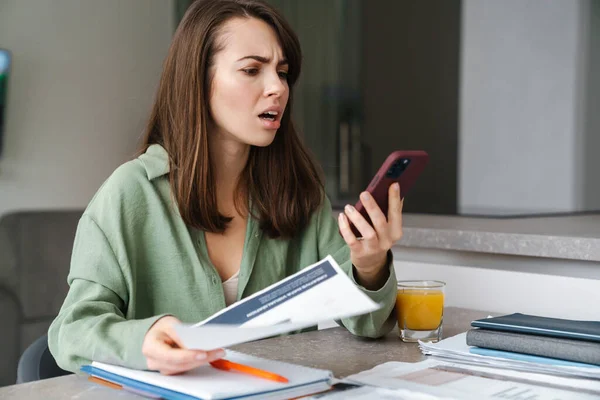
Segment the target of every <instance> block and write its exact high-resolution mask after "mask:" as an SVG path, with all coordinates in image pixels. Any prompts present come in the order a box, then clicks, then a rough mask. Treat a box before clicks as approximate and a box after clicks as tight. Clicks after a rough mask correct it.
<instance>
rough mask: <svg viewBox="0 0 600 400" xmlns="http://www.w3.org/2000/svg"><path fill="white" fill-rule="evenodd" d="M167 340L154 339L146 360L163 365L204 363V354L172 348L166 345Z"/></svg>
mask: <svg viewBox="0 0 600 400" xmlns="http://www.w3.org/2000/svg"><path fill="white" fill-rule="evenodd" d="M167 340H168V339H167V338H156V340H153V341H152V342H151V343H150V344H149V346H148V350H147V353H148V354H147V356H146V357H148V358H153V359H155V360H159V361H160V362H161V363H164V364H186V363H192V362H195V361H206V358H207V356H206V353H205V352H203V351H198V350H187V349H181V348H177V347H172V346H171V345H169V344H168V343H167Z"/></svg>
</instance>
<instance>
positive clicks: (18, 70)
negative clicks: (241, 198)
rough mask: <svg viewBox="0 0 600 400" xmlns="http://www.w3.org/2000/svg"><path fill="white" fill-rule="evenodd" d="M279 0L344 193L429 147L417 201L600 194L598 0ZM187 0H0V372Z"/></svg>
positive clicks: (117, 159)
mask: <svg viewBox="0 0 600 400" xmlns="http://www.w3.org/2000/svg"><path fill="white" fill-rule="evenodd" d="M269 1H270V2H271V3H272V4H274V5H275V6H277V7H278V8H279V9H280V10H281V12H282V13H283V14H284V15H285V16H286V17H287V18H288V19H289V21H290V22H291V24H292V26H293V27H294V28H295V30H296V32H297V33H298V35H299V38H300V41H301V44H302V47H303V52H304V64H303V73H302V76H301V78H300V81H299V82H298V86H297V89H296V98H295V104H294V113H295V115H294V117H295V120H296V122H297V125H298V126H299V128H300V131H301V133H302V136H303V138H304V140H305V142H306V143H307V145H308V147H309V148H310V149H311V151H312V152H313V153H314V155H315V157H316V158H317V159H318V161H319V162H320V163H321V165H322V167H323V169H324V171H325V174H326V179H327V184H326V188H327V192H328V194H329V196H330V197H331V199H332V202H333V204H334V206H336V207H342V206H343V205H344V204H346V203H348V202H350V203H354V202H355V201H356V199H357V197H358V193H359V192H360V191H361V190H363V189H364V188H365V187H366V186H367V184H368V182H369V181H370V179H371V177H372V176H373V175H374V173H375V172H376V170H377V169H378V167H379V165H380V164H381V163H382V162H383V160H384V159H385V158H386V156H387V155H388V154H389V153H390V152H392V151H393V150H426V151H427V152H428V153H429V154H430V162H429V165H428V166H427V168H426V170H425V172H424V174H423V175H422V176H421V177H420V178H419V179H418V181H417V183H416V185H415V186H414V188H413V189H412V191H411V193H410V194H409V195H408V196H407V198H406V202H405V210H406V211H407V212H410V213H422V214H448V215H477V216H482V217H487V218H500V217H506V216H527V215H545V214H575V213H589V212H593V211H598V210H600V185H599V184H598V179H597V178H596V177H595V173H594V171H598V170H600V157H598V156H597V154H598V153H599V152H600V112H598V110H599V109H600V72H598V71H600V0H462V1H460V0H368V1H367V0H269ZM189 4H190V1H188V0H102V1H98V0H52V1H44V0H0V316H1V317H2V321H3V324H2V327H0V342H1V343H3V344H2V347H0V348H1V351H2V355H3V358H2V360H0V386H1V385H7V384H12V383H14V382H15V377H16V365H17V362H18V359H19V356H20V354H21V353H22V352H23V350H25V349H26V348H27V346H29V344H31V343H32V342H33V341H34V340H36V339H37V338H39V337H43V334H44V333H45V332H46V330H47V328H48V326H49V324H50V322H51V321H52V319H53V318H54V316H55V315H56V314H57V312H58V310H59V308H60V306H61V304H62V301H63V299H64V295H65V293H66V291H67V285H66V274H67V272H68V268H69V259H70V252H71V248H72V243H73V236H74V232H75V227H76V225H77V221H78V219H79V217H80V215H81V212H82V210H83V208H84V207H85V206H86V205H87V204H88V202H89V201H90V199H91V198H92V196H93V194H94V193H95V192H96V191H97V190H98V188H99V187H100V185H101V184H102V182H103V181H104V180H105V179H106V178H107V177H108V176H109V175H110V174H111V173H112V171H114V169H115V168H117V167H118V166H119V165H120V164H122V163H123V162H125V161H128V160H129V159H131V158H132V157H133V156H134V153H135V150H136V147H137V144H138V142H139V140H140V137H141V135H142V132H143V129H144V125H145V121H146V119H147V118H148V115H149V108H150V104H151V102H152V99H153V96H154V93H155V90H156V87H157V82H158V77H159V74H160V71H161V65H162V62H163V59H164V57H165V55H166V52H167V49H168V46H169V43H170V41H171V38H172V35H173V32H174V30H175V28H176V26H177V24H178V22H179V21H180V19H181V16H182V15H183V13H184V12H185V10H186V8H187V7H188V6H189ZM459 233H460V232H459ZM404 253H406V251H404ZM432 254H433V253H432ZM582 257H583V255H582ZM513 261H514V260H513ZM521 261H522V260H520V259H519V263H520V262H521ZM554 261H556V260H554ZM461 262H465V261H461ZM478 262H479V261H478ZM444 263H445V262H444ZM444 263H442V264H444ZM557 263H560V265H565V261H564V260H558V261H557ZM501 264H502V265H504V264H506V259H502V260H501V261H498V262H497V264H495V265H496V266H498V265H501ZM555 265H556V264H555ZM569 265H570V264H569ZM406 267H407V264H406V263H405V264H403V269H405V268H406ZM417 267H418V270H419V271H423V270H424V269H423V268H424V264H419V265H418V266H417ZM417 267H415V268H417ZM442 267H443V268H444V271H450V272H448V274H452V273H454V274H455V275H456V276H457V277H461V276H467V275H466V274H467V272H465V275H460V273H456V272H452V271H459V272H460V271H461V270H457V269H454V270H452V269H451V268H450V269H447V268H448V266H447V265H443V266H442ZM442 267H440V268H442ZM509 268H511V267H509ZM548 268H549V267H548V261H547V260H544V262H543V263H542V262H540V265H539V270H540V271H542V270H546V269H548ZM565 268H566V267H565ZM425 270H426V269H425ZM440 270H441V269H440ZM586 271H587V270H586ZM419 273H422V272H419ZM586 273H588V272H586ZM589 274H590V275H591V273H589ZM436 276H444V275H443V274H441V273H440V274H438V275H436ZM490 276H492V277H493V278H490ZM468 277H469V278H468V279H466V278H465V279H464V281H465V282H466V283H465V286H463V287H462V288H461V286H460V285H456V286H455V287H456V288H457V289H455V290H457V291H459V290H460V291H464V292H466V293H467V294H468V293H473V290H475V289H477V288H479V287H481V291H482V292H485V293H484V294H486V295H487V294H488V293H490V289H489V287H487V289H486V287H485V286H480V283H481V282H492V284H491V285H494V284H496V286H497V287H498V288H500V289H501V288H502V285H501V284H497V282H499V280H498V279H497V275H473V271H472V270H469V271H468ZM478 277H483V278H478ZM457 279H458V278H457ZM461 279H462V278H461ZM533 279H534V278H532V280H533ZM539 279H540V278H539V276H538V275H536V276H535V282H538V281H539ZM560 279H561V282H571V281H565V280H564V278H560ZM513 281H514V279H513V277H512V276H508V277H506V278H505V280H504V281H501V280H500V282H505V284H504V286H503V287H504V288H506V287H510V288H511V289H510V291H511V293H512V291H513V289H512V288H513V287H512V286H509V283H510V284H511V285H512V283H513ZM469 282H470V283H469ZM507 282H508V283H507ZM568 284H569V285H570V284H571V283H568ZM594 284H595V283H594ZM550 286H551V285H550ZM465 287H466V288H470V289H471V292H469V291H468V290H465ZM573 287H574V288H576V286H573ZM586 287H587V286H586ZM589 287H591V284H590V286H589ZM500 289H499V290H500ZM574 290H577V289H574ZM522 292H523V293H526V294H527V296H530V287H526V289H524V290H522ZM493 293H495V292H493ZM490 296H493V294H491V295H490ZM523 296H524V295H523ZM467 297H468V296H467ZM552 297H553V298H554V297H555V296H554V295H552ZM567 297H568V296H567ZM465 301H467V303H468V304H472V303H470V302H469V299H468V298H467V300H465ZM498 301H502V299H501V298H500V297H499V300H498ZM557 301H561V300H560V298H559V300H557ZM590 304H593V303H590ZM498 307H500V306H498ZM498 309H499V308H498Z"/></svg>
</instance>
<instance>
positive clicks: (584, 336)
mask: <svg viewBox="0 0 600 400" xmlns="http://www.w3.org/2000/svg"><path fill="white" fill-rule="evenodd" d="M471 326H474V327H477V328H485V329H493V330H498V331H505V332H519V333H530V334H534V335H542V336H552V337H562V338H569V339H580V340H589V341H593V342H600V321H575V320H568V319H559V318H547V317H538V316H534V315H526V314H519V313H516V314H510V315H504V316H501V317H493V318H483V319H478V320H476V321H473V322H471Z"/></svg>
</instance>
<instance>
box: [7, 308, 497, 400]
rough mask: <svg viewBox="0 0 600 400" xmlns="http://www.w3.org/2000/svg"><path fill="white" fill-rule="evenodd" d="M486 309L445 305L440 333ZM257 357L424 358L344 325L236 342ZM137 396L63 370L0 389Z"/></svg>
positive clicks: (328, 361)
mask: <svg viewBox="0 0 600 400" xmlns="http://www.w3.org/2000/svg"><path fill="white" fill-rule="evenodd" d="M487 315H489V313H487V312H484V311H474V310H466V309H461V308H454V307H448V308H446V309H445V310H444V337H449V336H453V335H456V334H458V333H461V332H464V331H466V330H467V329H469V325H470V323H471V321H472V320H474V319H479V318H484V317H486V316H487ZM233 348H234V349H235V350H238V351H242V352H245V353H248V354H252V355H255V356H259V357H266V358H270V359H273V360H279V361H285V362H291V363H296V364H300V365H305V366H309V367H314V368H322V369H327V370H330V371H332V372H333V373H334V375H335V376H336V377H338V378H342V377H345V376H348V375H351V374H354V373H357V372H360V371H364V370H366V369H370V368H373V367H374V366H376V365H378V364H381V363H384V362H387V361H405V362H416V361H421V360H423V359H425V356H423V355H422V354H421V352H420V351H419V348H418V346H417V344H416V343H403V342H402V341H401V340H400V339H399V338H398V335H397V330H396V329H395V330H394V331H393V332H391V333H390V334H388V335H387V336H385V337H384V338H381V339H376V340H374V339H361V338H358V337H356V336H353V335H352V334H350V333H349V332H348V331H347V330H345V329H343V328H331V329H325V330H321V331H313V332H307V333H301V334H297V335H289V336H280V337H275V338H271V339H265V340H259V341H256V342H251V343H245V344H242V345H238V346H234V347H233ZM114 398H118V399H131V400H133V399H141V397H139V396H137V395H135V394H133V393H131V392H128V391H124V390H114V389H109V388H107V387H104V386H101V385H98V384H95V383H91V382H89V381H87V380H86V379H85V378H84V377H82V376H75V375H67V376H62V377H59V378H52V379H46V380H42V381H37V382H31V383H25V384H21V385H13V386H6V387H3V388H0V399H30V400H37V399H40V400H41V399H43V400H52V399H89V400H95V399H98V400H99V399H114Z"/></svg>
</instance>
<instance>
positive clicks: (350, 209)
mask: <svg viewBox="0 0 600 400" xmlns="http://www.w3.org/2000/svg"><path fill="white" fill-rule="evenodd" d="M346 212H347V213H353V212H354V207H352V206H351V205H350V204H347V205H346Z"/></svg>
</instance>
